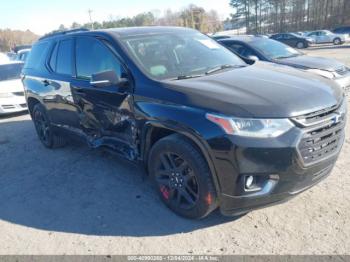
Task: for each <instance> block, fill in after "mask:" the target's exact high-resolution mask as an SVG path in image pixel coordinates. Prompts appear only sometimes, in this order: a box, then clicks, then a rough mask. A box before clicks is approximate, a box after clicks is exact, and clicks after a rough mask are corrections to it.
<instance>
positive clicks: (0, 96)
mask: <svg viewBox="0 0 350 262" xmlns="http://www.w3.org/2000/svg"><path fill="white" fill-rule="evenodd" d="M9 97H13V95H12V93H0V98H9Z"/></svg>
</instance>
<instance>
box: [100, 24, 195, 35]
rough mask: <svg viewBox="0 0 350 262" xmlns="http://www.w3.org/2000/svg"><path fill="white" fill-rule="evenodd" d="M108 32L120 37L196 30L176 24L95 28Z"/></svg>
mask: <svg viewBox="0 0 350 262" xmlns="http://www.w3.org/2000/svg"><path fill="white" fill-rule="evenodd" d="M99 31H100V32H106V33H110V34H113V35H115V36H118V37H123V36H133V35H145V34H157V33H171V32H174V31H177V32H181V31H195V30H194V29H191V28H185V27H176V26H141V27H123V28H110V29H102V30H95V32H99Z"/></svg>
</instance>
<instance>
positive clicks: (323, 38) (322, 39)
mask: <svg viewBox="0 0 350 262" xmlns="http://www.w3.org/2000/svg"><path fill="white" fill-rule="evenodd" d="M317 39H318V43H329V42H332V41H333V40H332V39H331V36H329V35H327V33H326V32H324V31H319V32H318V34H317Z"/></svg>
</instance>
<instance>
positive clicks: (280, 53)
mask: <svg viewBox="0 0 350 262" xmlns="http://www.w3.org/2000/svg"><path fill="white" fill-rule="evenodd" d="M251 44H252V46H253V47H255V48H256V49H258V50H259V51H260V52H261V53H263V54H264V55H265V56H267V57H268V58H269V59H281V58H288V57H295V56H300V55H302V54H303V53H301V52H299V51H297V50H295V49H294V48H292V47H290V46H288V45H285V44H283V43H281V42H278V41H275V40H271V39H259V40H257V41H254V42H252V43H251Z"/></svg>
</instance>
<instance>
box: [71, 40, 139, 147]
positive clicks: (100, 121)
mask: <svg viewBox="0 0 350 262" xmlns="http://www.w3.org/2000/svg"><path fill="white" fill-rule="evenodd" d="M75 70H76V71H75V78H74V80H73V81H72V92H73V96H74V101H75V104H76V105H77V106H78V108H79V114H78V116H79V125H80V127H81V129H82V130H83V131H84V132H85V133H86V134H87V135H88V136H89V137H90V138H91V139H92V140H91V142H92V143H95V145H96V146H97V145H104V144H105V145H110V146H113V147H115V148H118V149H121V150H122V151H123V152H124V153H125V152H129V153H130V152H131V151H132V150H129V149H126V148H128V147H133V144H134V140H133V136H134V132H135V120H134V114H133V110H132V92H131V86H129V84H128V85H127V86H123V87H120V86H106V87H95V86H93V85H91V84H90V81H91V76H92V75H93V74H96V73H100V72H104V71H109V70H113V71H115V72H116V74H117V75H118V76H119V77H120V78H128V75H127V70H126V68H125V66H124V64H123V63H122V62H121V60H120V59H119V56H118V54H117V53H116V52H115V51H114V50H113V48H111V46H110V45H109V44H108V43H107V42H105V41H104V40H101V39H97V38H95V37H88V36H81V37H77V38H76V40H75ZM121 144H122V145H121Z"/></svg>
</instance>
